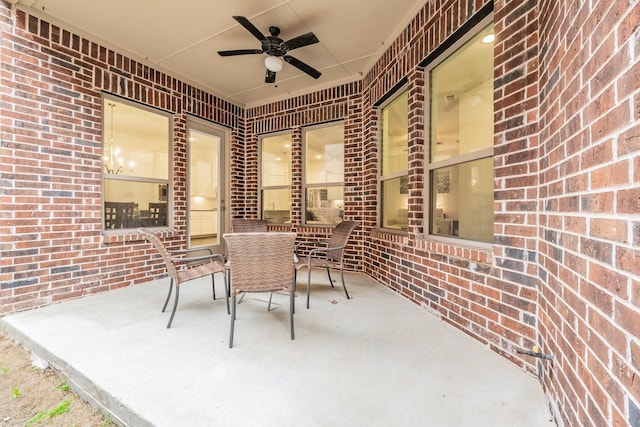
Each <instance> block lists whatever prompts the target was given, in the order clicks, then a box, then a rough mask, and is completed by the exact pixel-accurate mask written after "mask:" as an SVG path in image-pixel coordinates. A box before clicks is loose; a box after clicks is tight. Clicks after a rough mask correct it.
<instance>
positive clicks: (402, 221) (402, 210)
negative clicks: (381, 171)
mask: <svg viewBox="0 0 640 427" xmlns="http://www.w3.org/2000/svg"><path fill="white" fill-rule="evenodd" d="M407 206H408V191H407V177H406V176H401V177H399V178H394V179H388V180H386V181H382V226H383V227H384V228H395V229H398V230H406V229H407V225H408V224H409V222H408V218H407V212H408V209H407Z"/></svg>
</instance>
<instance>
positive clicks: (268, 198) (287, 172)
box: [260, 133, 291, 224]
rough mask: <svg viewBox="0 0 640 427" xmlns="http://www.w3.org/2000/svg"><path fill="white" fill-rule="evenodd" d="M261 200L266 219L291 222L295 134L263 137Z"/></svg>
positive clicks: (281, 222) (272, 221)
mask: <svg viewBox="0 0 640 427" xmlns="http://www.w3.org/2000/svg"><path fill="white" fill-rule="evenodd" d="M260 165H261V171H262V173H261V177H260V195H261V197H260V203H261V207H262V219H266V220H267V221H268V222H269V223H270V224H284V223H288V222H290V217H291V134H290V133H286V134H280V135H270V136H264V137H262V138H261V140H260Z"/></svg>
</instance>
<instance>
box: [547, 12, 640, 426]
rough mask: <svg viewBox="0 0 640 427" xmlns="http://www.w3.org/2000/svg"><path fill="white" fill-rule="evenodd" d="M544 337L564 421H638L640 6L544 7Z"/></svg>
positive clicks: (550, 378)
mask: <svg viewBox="0 0 640 427" xmlns="http://www.w3.org/2000/svg"><path fill="white" fill-rule="evenodd" d="M539 15H540V39H539V41H538V44H539V62H540V93H539V108H540V148H539V154H538V157H539V168H540V174H539V179H540V187H539V191H540V199H539V204H538V212H539V230H538V236H537V237H538V241H539V251H538V252H539V257H540V259H539V265H540V272H539V276H540V278H541V289H540V299H539V313H540V318H539V331H538V334H539V336H540V341H541V342H542V343H544V346H545V348H546V349H548V351H550V352H553V353H555V354H556V361H555V362H554V363H553V364H544V365H543V366H542V368H543V372H542V374H543V375H544V384H545V387H546V388H547V390H548V392H549V394H550V395H551V396H553V404H554V405H555V407H556V408H557V411H558V412H559V413H560V414H561V417H562V420H563V421H564V425H566V426H578V425H594V426H605V425H609V426H613V425H615V426H618V425H620V426H624V425H633V426H638V425H640V410H639V409H638V408H640V280H639V277H640V256H639V255H640V216H639V214H640V168H639V167H638V166H639V165H640V29H639V28H640V3H639V2H638V1H631V2H629V1H617V2H607V1H604V2H577V1H573V2H570V1H563V2H541V3H540V11H539Z"/></svg>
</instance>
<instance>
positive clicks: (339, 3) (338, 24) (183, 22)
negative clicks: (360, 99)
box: [18, 0, 425, 107]
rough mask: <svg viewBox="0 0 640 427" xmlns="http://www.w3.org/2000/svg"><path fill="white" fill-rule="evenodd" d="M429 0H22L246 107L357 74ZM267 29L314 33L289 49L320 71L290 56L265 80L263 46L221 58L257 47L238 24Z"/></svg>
mask: <svg viewBox="0 0 640 427" xmlns="http://www.w3.org/2000/svg"><path fill="white" fill-rule="evenodd" d="M424 2H425V0H393V1H389V0H348V1H345V0H322V1H318V0H251V1H238V0H215V1H212V0H181V1H179V2H176V1H169V0H136V1H131V0H109V1H104V0H102V1H100V0H19V2H18V7H19V8H21V9H23V10H26V11H28V12H29V13H32V14H34V15H37V16H40V17H42V18H44V19H46V20H48V21H49V22H51V23H54V24H58V25H60V26H62V27H63V28H67V29H69V30H72V31H74V32H76V33H78V34H80V35H82V36H85V37H87V38H89V39H91V40H93V41H96V42H99V43H101V44H103V45H105V46H107V47H110V48H113V49H115V50H117V51H119V52H122V53H124V54H127V55H130V56H131V57H132V58H134V59H137V60H140V61H141V62H143V63H145V64H148V65H150V66H152V67H154V68H157V69H159V70H161V71H165V72H167V73H170V74H171V75H173V76H176V77H179V78H181V79H183V80H185V81H186V82H189V83H192V84H194V85H196V86H197V87H200V88H202V89H205V90H207V91H209V92H212V93H214V94H216V95H219V96H221V97H223V98H226V99H228V100H231V101H234V102H236V103H239V104H242V105H246V106H248V107H251V106H256V105H261V104H264V103H267V102H269V101H273V100H277V99H282V98H287V97H290V96H294V95H299V94H303V93H308V92H312V91H316V90H319V89H323V88H327V87H332V86H335V85H336V84H340V83H347V82H351V81H356V80H360V79H361V78H362V76H363V75H364V74H366V73H367V72H368V71H369V69H370V68H371V67H372V66H373V64H374V63H375V61H376V60H377V59H378V58H379V57H380V56H381V55H382V53H383V52H384V51H385V50H386V49H387V47H388V46H389V45H390V43H391V42H393V40H394V39H395V38H396V37H397V36H398V35H399V34H400V32H401V31H402V30H403V29H404V28H405V27H406V26H407V24H408V23H409V22H410V20H411V19H412V18H413V17H414V16H415V15H416V14H417V13H418V11H419V10H420V9H421V7H422V6H423V5H424ZM234 15H239V16H245V17H247V18H248V19H249V20H250V21H251V22H252V23H253V24H254V25H255V26H256V27H257V28H258V29H259V30H260V31H261V32H262V33H263V34H265V35H268V34H269V26H272V25H273V26H277V27H280V30H281V33H280V38H282V39H283V40H285V41H286V40H289V39H292V38H294V37H297V36H299V35H301V34H304V33H307V32H313V33H314V34H315V35H316V36H317V37H318V39H319V40H320V43H317V44H313V45H309V46H305V47H302V48H299V49H295V50H293V51H291V52H290V55H291V56H294V57H295V58H297V59H299V60H301V61H303V62H305V63H307V64H309V65H310V66H312V67H313V68H315V69H317V70H318V71H320V72H321V73H322V75H321V76H320V78H318V79H317V80H316V79H313V78H312V77H310V76H308V75H307V74H305V73H303V72H302V71H300V70H298V69H297V68H295V67H293V66H292V65H290V64H287V63H285V64H284V68H283V69H282V71H280V72H278V73H277V76H276V82H275V83H272V84H268V83H265V82H264V79H265V66H264V58H265V57H266V55H264V54H258V55H242V56H232V57H221V56H219V55H218V54H217V52H218V51H220V50H233V49H259V48H260V42H259V41H258V39H256V38H255V37H254V36H253V35H252V34H251V33H250V32H249V31H247V30H246V29H245V28H244V27H242V26H241V25H240V24H238V23H237V22H236V21H235V20H234V19H233V18H232V17H233V16H234Z"/></svg>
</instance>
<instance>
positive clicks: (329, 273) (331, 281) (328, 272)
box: [327, 268, 333, 288]
mask: <svg viewBox="0 0 640 427" xmlns="http://www.w3.org/2000/svg"><path fill="white" fill-rule="evenodd" d="M327 276H329V283H331V287H332V288H333V280H332V279H331V271H330V270H329V269H328V268H327Z"/></svg>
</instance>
